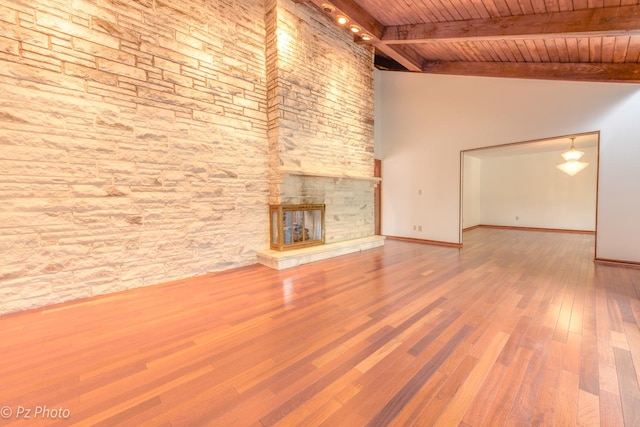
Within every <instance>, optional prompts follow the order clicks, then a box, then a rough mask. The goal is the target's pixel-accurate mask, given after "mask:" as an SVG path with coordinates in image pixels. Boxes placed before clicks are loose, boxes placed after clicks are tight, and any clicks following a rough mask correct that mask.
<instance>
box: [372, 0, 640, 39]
mask: <svg viewBox="0 0 640 427" xmlns="http://www.w3.org/2000/svg"><path fill="white" fill-rule="evenodd" d="M639 34H640V5H634V6H621V7H608V8H599V9H583V10H576V11H570V12H551V13H540V14H535V15H518V16H510V17H502V18H489V19H473V20H467V21H455V22H436V23H423V24H415V25H398V26H389V27H385V28H384V31H383V35H382V37H381V39H380V43H383V44H407V43H426V42H429V41H456V40H461V39H464V40H496V39H500V40H505V39H518V38H520V39H521V38H527V39H540V38H553V37H593V36H600V37H602V36H630V35H639Z"/></svg>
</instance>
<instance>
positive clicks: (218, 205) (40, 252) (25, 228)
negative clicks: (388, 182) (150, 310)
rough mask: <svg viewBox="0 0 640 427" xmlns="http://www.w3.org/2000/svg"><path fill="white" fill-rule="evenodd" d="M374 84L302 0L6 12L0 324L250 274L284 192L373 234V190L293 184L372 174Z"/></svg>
mask: <svg viewBox="0 0 640 427" xmlns="http://www.w3.org/2000/svg"><path fill="white" fill-rule="evenodd" d="M287 40H288V42H287ZM289 42H290V43H289ZM293 42H295V43H293ZM265 46H266V48H265ZM372 79H373V68H372V52H371V49H370V48H369V47H364V46H357V45H355V44H354V43H353V42H352V39H351V35H350V34H348V32H346V31H345V30H344V29H341V28H338V27H337V26H336V25H335V24H334V23H333V22H331V21H330V20H329V19H328V18H327V17H326V16H325V15H324V14H322V13H321V12H320V11H318V10H317V9H315V8H314V7H313V6H311V5H309V4H295V3H293V2H292V1H291V0H174V1H171V2H169V1H165V0H130V1H120V0H64V1H62V0H30V1H25V0H6V1H3V2H2V3H1V4H0V91H1V93H2V96H1V97H0V201H1V203H0V230H1V233H0V253H1V254H2V256H1V257H0V314H2V313H9V312H14V311H19V310H24V309H28V308H32V307H40V306H44V305H48V304H53V303H57V302H62V301H68V300H73V299H78V298H83V297H89V296H94V295H100V294H104V293H109V292H114V291H118V290H123V289H130V288H135V287H139V286H145V285H152V284H157V283H162V282H167V281H170V280H174V279H178V278H184V277H191V276H196V275H199V274H203V273H207V272H211V271H216V270H222V269H227V268H232V267H236V266H241V265H247V264H253V263H255V262H256V251H258V250H262V249H265V248H268V232H269V230H268V203H269V202H270V201H273V200H274V199H276V200H277V201H278V202H279V201H280V200H283V201H286V200H293V199H295V198H300V197H302V196H305V195H306V196H305V197H312V196H311V195H310V194H311V193H313V194H314V195H313V197H315V198H317V199H321V201H318V202H320V203H326V204H327V231H328V232H330V233H329V234H328V236H327V237H328V240H329V241H331V240H345V239H349V238H356V237H362V236H365V235H371V234H373V225H372V224H373V207H372V202H373V186H374V184H372V182H373V181H367V180H358V179H347V178H345V179H337V178H336V179H334V178H326V177H324V178H322V177H315V178H311V181H309V180H307V179H306V178H301V177H297V176H291V175H287V174H285V173H284V171H285V170H286V169H296V170H299V169H304V170H306V171H315V172H322V173H331V174H335V175H344V174H350V175H356V176H371V174H372V170H373V135H372V129H373V124H372V117H373V82H372ZM274 166H275V167H274ZM301 179H302V180H304V187H305V188H307V189H309V191H308V192H302V187H301V186H302V184H300V185H301V186H299V187H297V188H295V189H294V190H292V188H293V187H292V185H294V184H296V183H297V182H298V181H299V180H301ZM314 180H315V181H314ZM311 189H313V190H311ZM305 191H306V190H305ZM370 224H371V225H370Z"/></svg>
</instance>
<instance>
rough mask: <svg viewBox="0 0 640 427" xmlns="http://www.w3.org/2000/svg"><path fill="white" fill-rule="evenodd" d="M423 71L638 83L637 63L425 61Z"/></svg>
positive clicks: (483, 75)
mask: <svg viewBox="0 0 640 427" xmlns="http://www.w3.org/2000/svg"><path fill="white" fill-rule="evenodd" d="M422 72H424V73H430V74H453V75H461V76H481V77H510V78H522V79H541V80H575V81H589V82H618V83H640V64H637V63H599V64H595V63H564V62H563V63H532V62H447V61H427V62H425V63H424V66H423V68H422Z"/></svg>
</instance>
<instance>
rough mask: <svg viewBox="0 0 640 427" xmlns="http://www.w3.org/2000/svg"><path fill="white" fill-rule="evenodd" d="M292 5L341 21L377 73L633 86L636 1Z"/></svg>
mask: <svg viewBox="0 0 640 427" xmlns="http://www.w3.org/2000/svg"><path fill="white" fill-rule="evenodd" d="M294 1H296V2H298V3H304V2H309V3H313V4H314V5H315V6H317V7H318V8H320V9H321V10H323V11H324V13H327V14H329V15H331V16H332V17H333V18H334V19H337V17H338V16H340V15H341V16H344V17H346V18H347V19H348V23H347V24H345V26H346V27H351V26H357V28H358V29H359V30H360V31H359V32H358V33H355V34H354V38H355V40H356V41H357V42H358V43H366V44H372V45H374V46H375V48H376V54H377V55H378V57H380V58H386V59H387V61H386V62H385V61H384V60H381V61H380V62H379V64H386V65H381V66H380V67H382V68H385V67H386V68H388V69H406V70H409V71H414V72H423V73H438V74H456V75H475V76H491V77H516V78H535V79H553V80H577V81H600V82H602V81H608V82H627V83H640V5H639V3H640V0H328V1H323V0H294ZM336 25H338V24H336ZM363 35H364V37H365V38H367V37H368V38H370V39H369V40H365V39H363Z"/></svg>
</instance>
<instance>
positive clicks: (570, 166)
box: [558, 136, 589, 176]
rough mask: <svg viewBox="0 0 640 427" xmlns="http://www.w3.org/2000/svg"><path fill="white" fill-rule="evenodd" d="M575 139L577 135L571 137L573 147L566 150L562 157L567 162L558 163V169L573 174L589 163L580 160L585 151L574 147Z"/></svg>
mask: <svg viewBox="0 0 640 427" xmlns="http://www.w3.org/2000/svg"><path fill="white" fill-rule="evenodd" d="M575 139H576V137H575V136H572V137H571V148H570V149H569V151H565V152H564V153H562V158H563V159H564V160H565V162H564V163H560V164H558V169H560V170H561V171H562V172H564V173H566V174H567V175H571V176H573V175H575V174H577V173H578V172H580V171H581V170H582V169H584V168H586V167H587V166H588V165H589V163H586V162H581V161H580V158H581V157H582V156H583V154H584V153H583V152H582V151H578V150H576V148H575V147H574V140H575Z"/></svg>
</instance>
